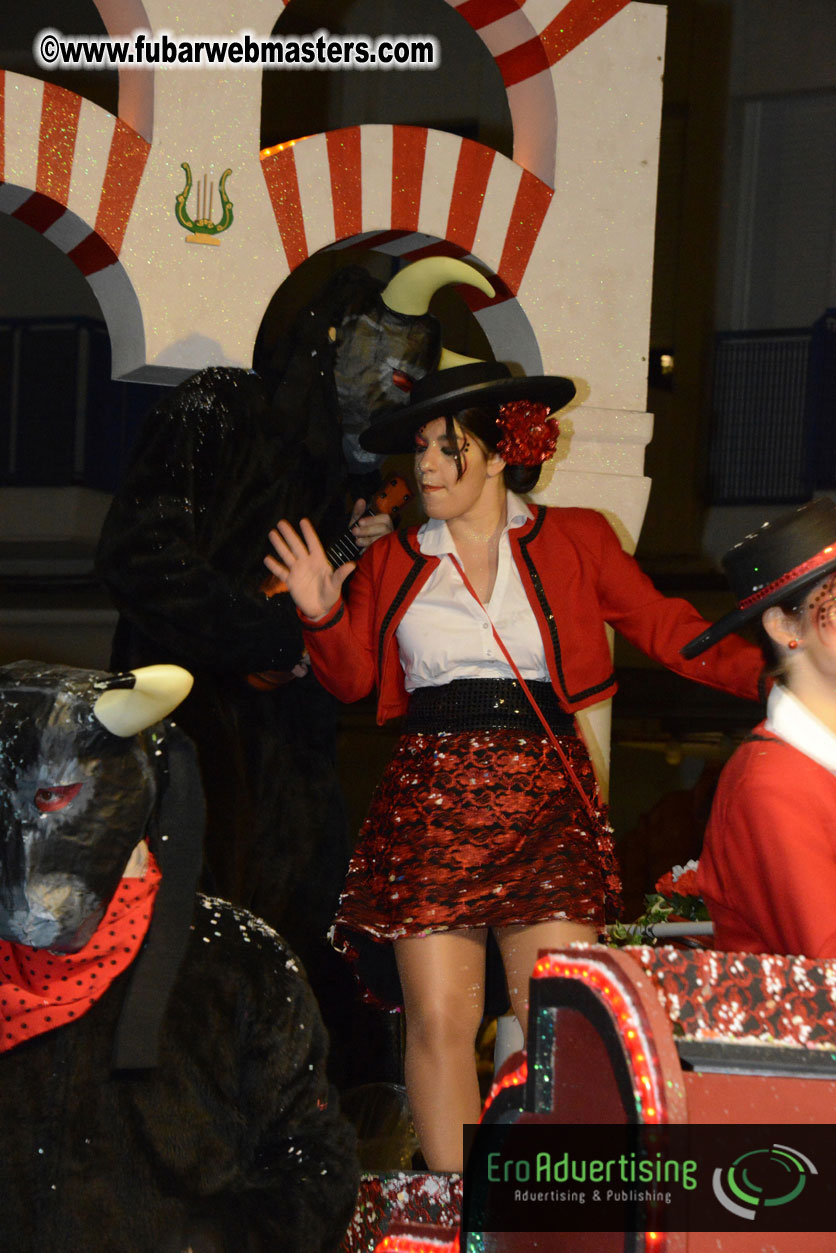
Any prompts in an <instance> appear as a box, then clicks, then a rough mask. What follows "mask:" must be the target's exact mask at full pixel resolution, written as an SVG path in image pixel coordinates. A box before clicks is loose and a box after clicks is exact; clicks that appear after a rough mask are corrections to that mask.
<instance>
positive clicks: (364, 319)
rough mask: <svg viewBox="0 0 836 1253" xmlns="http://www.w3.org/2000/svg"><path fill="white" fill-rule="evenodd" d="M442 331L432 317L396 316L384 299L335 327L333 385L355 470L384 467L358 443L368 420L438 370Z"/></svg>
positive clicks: (401, 399) (404, 400)
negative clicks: (428, 373) (425, 376)
mask: <svg viewBox="0 0 836 1253" xmlns="http://www.w3.org/2000/svg"><path fill="white" fill-rule="evenodd" d="M440 352H441V328H440V325H439V323H438V320H437V319H436V318H434V317H433V316H432V315H431V314H423V315H418V316H409V315H406V314H401V313H395V312H393V311H392V310H391V309H388V308H387V307H386V305H384V304H383V302H382V301H380V300H376V301H375V302H374V304H373V306H372V307H371V308H368V309H363V310H362V311H359V312H352V313H350V314H348V315H346V317H345V318H344V319H343V321H342V322H341V323H340V324H339V326H338V327H337V338H336V349H335V352H334V383H335V386H336V389H337V398H338V400H339V404H340V412H341V414H342V425H343V449H344V452H345V455H346V459H347V461H348V464H349V468H350V469H351V470H353V471H354V472H361V471H363V470H368V469H370V468H371V467H373V466H377V465H379V464H380V462H381V460H382V458H381V457H380V456H379V455H378V454H377V453H370V452H366V451H365V450H364V449H362V448H361V447H360V445H359V443H358V439H359V436H360V433H361V431H363V430H365V429H366V427H367V426H368V424H369V417H370V415H371V414H372V413H375V412H376V411H377V410H379V409H393V408H395V407H397V406H400V405H405V404H406V403H407V401H408V400H409V393H410V389H411V384H412V383H414V382H416V381H417V380H418V379H420V378H423V377H424V375H425V374H426V373H427V371H428V370H431V369H433V368H434V367H435V365H436V364H437V362H438V357H439V354H440Z"/></svg>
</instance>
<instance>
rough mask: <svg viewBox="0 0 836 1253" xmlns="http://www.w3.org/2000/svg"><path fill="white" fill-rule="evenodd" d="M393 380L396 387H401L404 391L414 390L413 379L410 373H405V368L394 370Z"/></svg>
mask: <svg viewBox="0 0 836 1253" xmlns="http://www.w3.org/2000/svg"><path fill="white" fill-rule="evenodd" d="M392 382H393V383H394V384H395V386H396V387H399V388H400V389H401V391H402V392H411V391H412V386H413V384H412V379H411V378H410V377H409V375H408V374H404V372H403V370H393V371H392Z"/></svg>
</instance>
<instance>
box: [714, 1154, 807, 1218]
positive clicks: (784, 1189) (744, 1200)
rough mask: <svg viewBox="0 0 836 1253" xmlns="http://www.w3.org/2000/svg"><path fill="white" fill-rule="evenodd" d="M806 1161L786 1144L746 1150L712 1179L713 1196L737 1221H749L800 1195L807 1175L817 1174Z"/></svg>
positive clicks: (716, 1171) (717, 1171)
mask: <svg viewBox="0 0 836 1253" xmlns="http://www.w3.org/2000/svg"><path fill="white" fill-rule="evenodd" d="M818 1173H819V1172H818V1171H817V1170H816V1168H815V1166H814V1165H813V1163H812V1162H811V1161H810V1158H809V1157H807V1156H806V1155H805V1154H804V1153H802V1152H800V1150H799V1149H794V1148H790V1146H789V1145H788V1144H773V1145H772V1146H771V1147H770V1148H768V1149H750V1150H749V1151H748V1152H747V1153H741V1154H740V1156H739V1157H736V1158H735V1160H734V1161H733V1162H732V1164H731V1166H728V1167H726V1169H725V1170H724V1169H723V1168H722V1167H720V1166H718V1167H717V1168H716V1170H715V1171H714V1174H713V1176H712V1186H713V1188H714V1195H715V1196H716V1198H717V1200H718V1201H719V1202H720V1204H721V1205H724V1206H725V1208H726V1209H727V1210H729V1212H730V1213H732V1214H736V1215H737V1216H738V1218H746V1219H750V1220H753V1219H754V1218H756V1217H757V1214H758V1212H759V1210H760V1209H762V1208H766V1209H770V1208H774V1207H775V1206H777V1205H788V1204H789V1203H790V1201H794V1200H795V1199H796V1198H797V1197H799V1196H801V1194H802V1192H803V1191H804V1185H805V1184H806V1182H807V1179H808V1177H809V1176H810V1175H817V1174H818Z"/></svg>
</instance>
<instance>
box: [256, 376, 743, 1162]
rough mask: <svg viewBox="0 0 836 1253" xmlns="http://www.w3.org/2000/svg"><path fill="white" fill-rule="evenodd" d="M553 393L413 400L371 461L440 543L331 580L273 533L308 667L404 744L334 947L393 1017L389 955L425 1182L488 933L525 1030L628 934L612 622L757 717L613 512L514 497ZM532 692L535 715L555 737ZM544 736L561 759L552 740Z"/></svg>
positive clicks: (375, 445)
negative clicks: (584, 963) (371, 710)
mask: <svg viewBox="0 0 836 1253" xmlns="http://www.w3.org/2000/svg"><path fill="white" fill-rule="evenodd" d="M573 394H574V387H573V385H572V383H571V382H570V381H569V380H567V379H562V378H559V377H556V376H546V377H543V376H541V377H538V378H527V379H525V378H524V379H520V378H513V377H512V376H511V374H510V372H509V371H508V370H507V368H506V367H504V366H502V365H501V364H499V363H495V362H478V363H474V364H469V365H461V366H455V367H453V368H450V369H447V370H441V371H438V372H436V373H435V374H431V375H427V376H426V377H425V378H424V379H422V380H421V381H420V382H419V383H418V384H416V386H415V388H414V390H413V392H412V396H411V400H410V404H409V405H407V406H406V407H405V408H404V409H402V410H400V411H399V412H398V413H394V414H393V413H387V414H384V415H382V416H380V417H378V419H377V420H375V421H373V423H372V425H371V427H370V428H369V429H368V430H367V431H366V432H365V433H364V435H363V436H362V437H361V442H362V443H363V445H364V446H365V447H367V448H369V449H370V450H372V451H375V452H403V451H406V450H410V449H411V450H413V451H414V455H415V474H416V478H417V481H418V488H419V492H420V496H421V501H422V504H423V507H424V510H425V512H426V514H427V519H428V520H427V522H426V523H425V524H424V525H423V526H422V527H420V528H410V529H408V530H407V531H406V532H405V533H397V534H394V535H390V536H385V537H384V538H383V539H380V540H378V541H377V542H376V543H375V544H373V545H372V546H371V548H370V549H369V550H368V552H367V553H366V554H364V556H363V558H362V560H361V561H360V563H359V565H358V567H357V570H356V573H355V574H354V577H353V579H352V582H351V585H350V589H349V595H348V597H347V599H343V596H342V591H341V588H342V584H343V582H344V580H345V579H346V577H347V575H348V574H349V573H350V572H351V570H352V569H353V566H351V565H348V566H342V567H340V568H339V569H337V570H333V569H332V568H331V567H330V565H329V564H328V562H327V560H326V559H325V556H324V553H323V551H322V547H321V545H320V544H319V541H318V539H317V537H316V535H315V533H314V531H313V528H312V527H311V526H310V525H309V524H308V523H307V522H303V523H302V527H301V535H300V534H297V533H296V532H295V531H294V530H293V528H292V527H290V526H289V525H288V524H287V523H286V522H280V523H279V525H278V529H277V531H276V532H273V533H272V534H271V539H272V542H273V545H274V547H275V550H276V553H277V556H278V560H275V559H272V558H271V559H268V565H269V566H270V568H271V569H272V570H273V571H274V572H275V573H276V574H278V575H279V577H281V578H283V579H284V580H285V581H286V582H287V584H288V586H289V589H290V592H291V594H292V596H293V597H294V599H295V601H296V604H297V606H298V609H299V611H300V614H301V615H302V621H303V626H304V633H305V640H306V644H307V648H308V651H309V653H310V656H311V661H312V665H313V668H314V670H315V672H316V674H317V676H318V677H319V679H320V681H321V682H322V683H323V685H324V686H325V687H326V688H328V689H329V690H330V691H331V692H332V693H333V694H334V695H335V696H337V697H338V698H339V699H340V700H343V701H350V700H357V699H359V698H361V697H363V696H365V695H366V694H367V693H368V692H369V691H370V690H371V689H372V687H373V685H376V686H377V689H378V719H379V721H384V720H385V719H386V718H390V717H393V716H396V715H400V714H403V713H404V712H406V714H407V721H406V727H405V733H404V735H403V736H402V738H401V740H400V742H399V745H398V747H397V749H396V751H395V754H394V757H393V759H392V761H391V763H390V764H389V766H388V768H387V771H386V773H385V775H384V778H383V780H382V782H381V784H380V786H379V787H378V789H377V791H376V793H375V796H374V798H373V800H372V804H371V809H370V811H369V815H368V817H367V819H366V822H365V823H364V826H363V830H362V832H361V834H360V839H359V842H358V845H357V849H356V851H355V855H354V858H353V860H352V864H351V869H350V871H349V875H348V880H347V884H346V890H345V893H344V895H343V899H342V902H341V907H340V913H339V916H338V919H337V922H336V925H335V928H334V941H335V943H336V944H337V946H338V947H339V948H341V949H342V950H343V951H344V952H346V953H347V954H348V955H349V956H351V957H353V958H355V959H357V961H358V962H360V964H361V966H362V969H363V976H364V979H365V980H366V982H367V985H369V984H370V985H371V986H372V990H373V991H374V992H376V993H377V995H378V997H385V998H386V999H389V1000H390V1001H394V1002H395V1003H398V1001H400V999H401V993H400V990H399V988H398V985H397V981H396V982H395V984H394V986H390V987H389V988H387V987H386V985H385V983H384V982H383V981H382V976H381V975H380V972H379V971H374V970H373V964H372V962H371V961H370V954H371V955H374V954H377V955H381V954H384V955H385V954H388V955H391V952H392V948H394V955H395V959H396V962H397V973H398V975H399V976H400V987H401V988H402V999H403V1004H404V1006H405V1010H406V1022H407V1031H406V1057H405V1071H406V1082H407V1090H408V1094H409V1099H410V1105H411V1108H412V1112H413V1116H414V1119H415V1125H416V1129H417V1131H418V1135H419V1138H420V1141H421V1146H422V1149H423V1152H424V1156H425V1159H426V1161H427V1164H428V1165H429V1166H430V1167H431V1168H432V1169H436V1170H445V1169H447V1170H450V1169H459V1168H460V1167H461V1158H462V1139H461V1127H462V1124H463V1123H465V1122H475V1121H476V1119H477V1118H478V1115H479V1110H480V1100H479V1089H478V1085H477V1077H476V1068H475V1058H474V1048H473V1045H474V1038H475V1035H476V1031H477V1029H478V1027H479V1023H480V1020H481V1018H482V1014H483V1008H484V987H485V962H486V944H487V941H488V935H489V933H491V932H492V933H493V935H494V936H495V938H496V941H497V943H498V947H499V950H500V953H501V956H502V961H503V965H504V968H505V974H506V976H507V982H508V989H509V993H510V997H511V1003H512V1006H513V1009H514V1012H515V1013H516V1015H517V1017H518V1018H519V1020H520V1023H521V1025H522V1027H523V1030H525V1026H526V1015H527V995H528V979H529V976H530V973H531V970H532V968H533V965H534V962H535V960H536V956H537V951H538V949H541V948H554V947H561V946H564V945H566V944H568V943H570V942H572V941H574V940H585V941H594V940H595V939H596V937H597V935H598V932H599V929H600V928H601V927H602V926H603V925H604V924H605V923H606V922H607V921H609V920H611V919H612V918H614V916H615V914H616V911H617V905H618V894H619V886H620V885H619V881H618V875H617V872H616V868H615V863H614V860H613V854H612V840H611V833H610V829H609V827H608V825H607V821H606V813H605V809H604V806H603V805H602V803H601V800H600V798H599V796H598V791H597V787H596V783H595V778H594V775H593V772H592V767H591V765H590V762H589V757H588V754H587V752H586V749H585V747H584V745H583V743H582V741H581V740H580V738H579V737H578V735H577V730H576V727H575V723H574V718H573V714H574V712H575V711H576V710H578V709H582V708H584V707H585V706H587V705H590V704H593V703H595V702H597V701H600V700H602V699H604V698H605V697H607V696H609V695H611V694H612V692H613V691H614V690H615V679H614V675H613V671H612V660H611V655H610V651H609V648H608V645H607V639H606V634H605V623H611V624H612V625H614V626H616V627H617V628H618V629H619V630H621V631H622V632H623V633H624V634H625V635H626V636H627V637H628V638H629V639H631V640H632V641H633V642H635V643H636V644H638V646H639V647H641V648H643V649H644V651H645V652H647V653H649V654H650V655H651V656H653V657H656V658H658V659H659V660H661V661H663V662H664V663H665V664H667V665H670V666H672V667H673V668H674V669H676V670H678V671H679V672H680V673H682V674H687V675H690V676H692V677H694V678H697V679H700V680H702V681H704V682H706V683H711V684H713V685H715V686H717V687H721V688H725V689H727V690H730V691H733V692H735V693H736V694H738V695H742V696H746V697H749V698H751V699H755V698H756V697H757V681H758V676H759V673H760V669H761V661H760V657H759V654H758V651H757V649H755V648H753V647H751V646H747V645H744V644H743V643H742V642H741V641H739V640H733V639H730V640H727V641H726V642H725V644H724V645H721V646H720V650H719V653H718V654H717V655H715V656H714V657H713V658H712V660H711V662H709V663H686V662H683V661H682V658H681V657H680V655H679V650H680V649H681V648H682V646H683V644H684V643H685V642H686V640H688V639H690V638H691V637H692V636H693V634H694V632H695V631H696V630H698V629H701V628H703V627H704V626H705V625H706V624H705V622H704V621H703V620H702V619H701V618H700V617H699V615H698V614H697V613H696V612H695V610H694V609H693V608H692V607H691V606H690V605H688V604H687V603H686V602H684V601H675V600H668V599H666V598H665V597H663V596H661V595H660V594H659V593H658V592H657V591H656V589H655V588H654V587H653V585H652V583H651V582H650V581H649V580H648V579H647V578H645V576H644V575H643V574H642V573H641V571H640V570H639V568H638V566H637V565H636V563H635V562H634V561H633V559H632V558H631V557H629V556H628V555H627V554H626V553H625V552H624V551H623V549H622V548H621V545H620V544H619V542H618V539H617V538H616V536H615V534H614V532H613V531H612V529H611V528H610V526H609V525H608V523H607V522H606V520H605V519H604V518H603V516H602V515H601V514H599V513H596V512H594V511H592V510H586V509H545V508H543V507H542V506H537V505H533V504H529V503H527V502H526V501H525V500H524V499H523V498H522V496H521V495H520V494H518V493H521V492H526V491H530V490H531V488H532V487H533V486H534V484H535V483H536V481H537V477H538V475H539V470H540V465H541V464H542V462H543V461H545V460H546V459H547V458H548V457H549V456H550V455H551V453H552V452H553V450H554V445H555V440H556V437H557V424H556V423H555V422H550V421H548V420H547V415H548V412H549V410H550V409H556V408H559V407H560V406H562V405H564V404H566V403H567V402H568V401H569V400H570V399H571V397H572V395H573ZM520 679H522V680H524V681H525V686H526V687H527V688H528V689H529V691H530V692H531V694H532V695H533V697H534V699H535V701H536V703H537V705H538V706H539V708H540V711H541V713H542V715H543V718H544V720H545V722H546V723H547V724H548V728H549V734H547V733H546V731H545V729H544V726H543V725H542V723H541V720H540V718H539V716H538V714H537V713H536V712H535V709H534V707H533V705H532V704H530V703H529V699H528V697H527V696H526V695H525V693H524V690H523V688H522V686H521V683H520ZM550 736H551V737H552V738H550Z"/></svg>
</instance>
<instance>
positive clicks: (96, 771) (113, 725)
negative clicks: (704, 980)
mask: <svg viewBox="0 0 836 1253" xmlns="http://www.w3.org/2000/svg"><path fill="white" fill-rule="evenodd" d="M186 690H188V675H187V674H186V673H185V672H184V671H182V670H178V669H177V668H176V667H171V666H152V667H149V668H148V669H147V670H140V671H137V672H135V673H134V674H131V675H119V676H112V675H107V674H103V673H100V672H91V671H81V670H75V669H70V668H69V667H64V666H56V665H45V664H41V663H36V662H17V663H15V664H13V665H11V666H7V667H4V668H2V669H0V1011H1V1012H0V1028H2V1030H0V1120H2V1126H3V1128H4V1132H5V1143H4V1150H3V1154H2V1156H1V1157H0V1197H2V1205H0V1248H2V1249H3V1250H4V1251H5V1253H43V1251H44V1250H46V1249H49V1250H51V1251H52V1253H78V1251H79V1250H81V1249H95V1250H97V1253H117V1251H118V1253H125V1251H127V1250H130V1253H186V1251H187V1250H191V1253H268V1251H269V1253H272V1251H273V1250H275V1249H278V1248H287V1249H293V1250H294V1251H295V1253H325V1251H326V1250H335V1249H336V1248H338V1247H339V1244H340V1239H341V1235H342V1232H343V1231H344V1229H345V1226H346V1224H347V1222H348V1219H349V1217H350V1214H351V1211H352V1207H353V1202H354V1196H355V1192H356V1185H357V1178H358V1172H357V1162H356V1157H355V1152H354V1137H353V1133H352V1131H351V1129H350V1128H349V1126H348V1125H347V1124H346V1123H345V1122H344V1121H343V1120H342V1118H341V1117H340V1115H339V1113H338V1111H337V1107H336V1103H335V1098H334V1097H333V1094H332V1093H331V1092H330V1091H329V1088H328V1083H327V1080H326V1077H325V1049H326V1036H325V1032H324V1029H323V1026H322V1021H321V1018H320V1016H319V1013H318V1010H317V1007H316V1003H315V1001H314V998H313V995H312V993H311V990H310V988H309V986H308V984H307V982H306V981H305V979H304V977H303V975H302V974H301V973H300V971H299V968H298V966H297V964H296V962H295V960H294V956H293V954H292V952H291V951H290V950H289V949H288V948H287V947H286V946H285V944H284V943H283V941H282V940H281V939H280V938H279V937H278V936H277V935H276V934H275V933H274V932H273V931H271V930H270V929H269V928H268V927H266V926H265V925H264V924H263V923H262V922H261V921H260V920H259V919H257V918H254V917H253V916H252V915H250V914H249V913H247V912H246V911H244V910H240V909H235V908H234V907H232V906H230V905H229V904H227V903H226V902H223V901H219V900H215V899H211V898H207V897H202V896H196V895H195V891H194V884H195V882H196V879H197V875H198V872H199V868H200V853H201V839H200V837H201V834H202V818H203V809H202V800H201V790H200V780H199V776H198V771H197V767H196V763H195V760H194V750H193V748H192V745H191V743H190V742H189V740H188V739H187V738H186V737H185V736H184V735H183V734H182V733H181V732H180V731H179V730H178V729H177V727H175V726H174V725H173V724H172V723H170V722H163V721H160V719H161V718H163V717H164V716H165V714H167V713H168V712H170V710H171V709H172V708H173V707H174V706H175V705H176V704H177V702H178V700H179V699H181V697H182V695H183V694H184V692H185V691H186Z"/></svg>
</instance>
